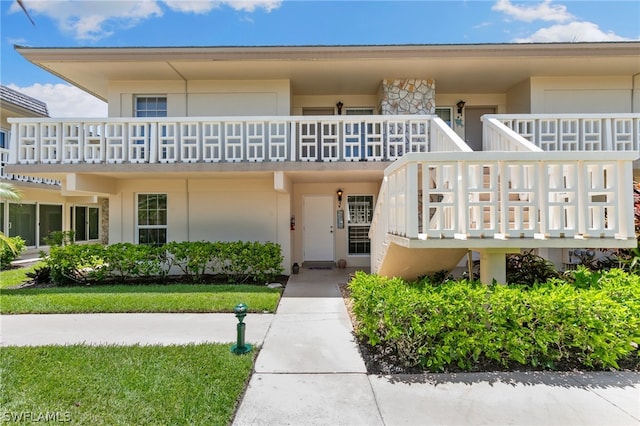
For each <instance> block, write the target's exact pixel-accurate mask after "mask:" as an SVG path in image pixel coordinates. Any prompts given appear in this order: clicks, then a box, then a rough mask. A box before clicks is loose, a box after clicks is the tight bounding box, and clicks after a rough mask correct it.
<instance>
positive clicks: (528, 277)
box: [506, 251, 560, 285]
mask: <svg viewBox="0 0 640 426" xmlns="http://www.w3.org/2000/svg"><path fill="white" fill-rule="evenodd" d="M559 276H560V275H559V273H558V271H556V268H555V265H554V264H553V263H552V262H551V261H549V260H547V259H545V258H544V257H541V256H538V255H537V254H534V253H533V252H532V251H528V252H525V253H513V254H508V255H507V256H506V279H507V283H509V284H523V285H533V284H535V283H544V282H547V281H548V280H550V279H552V278H558V277H559Z"/></svg>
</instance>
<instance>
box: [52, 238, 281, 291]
mask: <svg viewBox="0 0 640 426" xmlns="http://www.w3.org/2000/svg"><path fill="white" fill-rule="evenodd" d="M282 260H283V257H282V254H281V250H280V245H279V244H276V243H259V242H243V241H238V242H204V241H195V242H171V243H167V244H165V245H162V246H158V247H154V246H150V245H138V244H130V243H118V244H112V245H109V246H104V245H102V244H83V245H80V244H70V245H65V246H57V247H51V250H50V251H49V256H48V257H47V258H46V259H45V265H46V267H47V268H48V269H49V270H50V277H51V280H52V281H53V282H54V283H56V284H58V285H65V284H85V285H86V284H102V283H104V282H106V281H112V280H113V279H115V278H117V281H118V282H119V283H123V282H126V281H127V280H131V279H140V278H150V277H155V278H158V279H160V280H162V279H164V278H166V277H167V276H168V275H169V274H181V275H183V276H184V277H185V279H186V280H190V281H193V282H198V281H201V280H202V279H203V278H204V276H205V275H222V276H223V277H224V278H225V279H226V280H227V281H228V282H232V283H243V282H255V283H264V282H266V281H269V280H272V279H273V278H274V277H276V276H278V275H280V274H281V273H282V272H283V271H284V269H283V268H282Z"/></svg>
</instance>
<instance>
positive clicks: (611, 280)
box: [349, 269, 640, 371]
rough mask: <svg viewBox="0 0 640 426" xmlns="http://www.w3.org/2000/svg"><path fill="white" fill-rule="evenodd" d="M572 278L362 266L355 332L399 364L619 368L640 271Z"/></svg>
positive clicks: (633, 326)
mask: <svg viewBox="0 0 640 426" xmlns="http://www.w3.org/2000/svg"><path fill="white" fill-rule="evenodd" d="M574 278H575V283H567V282H565V281H561V280H559V279H556V280H551V281H549V282H547V283H543V284H536V285H534V286H531V287H529V288H527V287H525V286H516V285H509V286H504V285H490V286H486V285H483V284H481V283H480V282H467V281H447V282H445V283H442V284H440V285H434V284H431V283H430V282H429V281H428V280H422V281H420V282H413V283H409V282H405V281H403V280H401V279H399V278H392V279H389V278H383V277H380V276H376V275H368V274H365V273H362V272H358V273H356V275H355V277H354V278H353V280H352V281H351V282H350V284H349V286H350V289H351V297H352V300H353V311H354V314H355V316H356V323H357V324H356V332H357V334H358V336H359V337H360V338H364V339H365V340H366V341H367V342H368V343H369V344H370V345H373V346H375V345H383V346H384V347H385V348H389V349H391V350H392V351H393V353H394V354H395V355H396V356H397V358H398V359H399V360H400V362H401V363H402V364H404V366H405V367H418V366H419V367H422V368H426V369H428V370H430V371H445V370H447V369H451V368H458V369H461V370H466V371H469V370H473V369H474V368H476V367H477V366H478V365H480V364H482V363H485V362H489V363H498V364H500V365H502V366H504V367H507V366H509V365H514V364H515V365H518V364H519V365H523V366H528V367H533V368H538V369H539V368H543V369H555V368H556V364H558V363H561V362H562V363H567V362H568V363H570V364H572V365H581V366H584V367H587V368H609V367H611V368H619V365H618V361H620V360H621V359H623V358H627V357H629V356H637V355H638V343H640V277H639V276H637V275H632V274H627V273H624V272H623V271H621V270H615V269H614V270H610V271H607V272H603V273H593V272H590V271H588V270H586V269H579V270H578V271H576V273H575V276H574ZM633 354H635V355H633Z"/></svg>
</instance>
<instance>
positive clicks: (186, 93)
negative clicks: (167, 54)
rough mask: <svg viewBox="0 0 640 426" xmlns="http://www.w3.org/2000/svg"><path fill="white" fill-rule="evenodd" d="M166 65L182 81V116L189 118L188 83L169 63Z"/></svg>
mask: <svg viewBox="0 0 640 426" xmlns="http://www.w3.org/2000/svg"><path fill="white" fill-rule="evenodd" d="M167 65H169V67H170V68H171V69H172V70H173V71H174V72H175V73H176V74H177V75H178V77H180V78H181V79H182V81H184V113H185V114H184V115H185V116H186V117H188V116H189V90H188V89H189V81H188V80H187V79H186V78H184V76H183V75H182V74H180V72H179V71H178V70H177V69H175V67H174V66H173V65H171V62H167Z"/></svg>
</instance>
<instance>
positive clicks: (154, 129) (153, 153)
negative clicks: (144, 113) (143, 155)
mask: <svg viewBox="0 0 640 426" xmlns="http://www.w3.org/2000/svg"><path fill="white" fill-rule="evenodd" d="M148 129H149V134H148V135H147V144H148V145H147V146H148V147H149V153H148V155H149V163H156V162H158V124H157V123H149V124H148Z"/></svg>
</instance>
